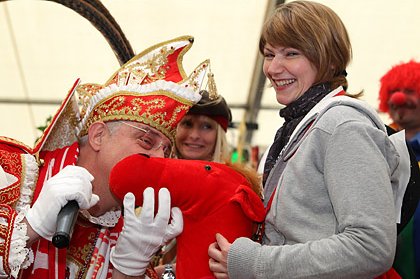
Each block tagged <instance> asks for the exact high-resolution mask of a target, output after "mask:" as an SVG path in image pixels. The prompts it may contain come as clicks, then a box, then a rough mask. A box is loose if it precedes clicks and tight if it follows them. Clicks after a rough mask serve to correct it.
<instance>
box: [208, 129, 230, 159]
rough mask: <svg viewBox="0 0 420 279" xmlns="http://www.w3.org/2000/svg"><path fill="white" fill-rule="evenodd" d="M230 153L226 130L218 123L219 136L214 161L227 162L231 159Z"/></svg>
mask: <svg viewBox="0 0 420 279" xmlns="http://www.w3.org/2000/svg"><path fill="white" fill-rule="evenodd" d="M229 154H230V152H229V145H228V141H227V138H226V132H225V130H223V128H222V126H220V125H219V124H217V138H216V145H215V147H214V153H213V159H212V162H217V163H225V162H226V161H229Z"/></svg>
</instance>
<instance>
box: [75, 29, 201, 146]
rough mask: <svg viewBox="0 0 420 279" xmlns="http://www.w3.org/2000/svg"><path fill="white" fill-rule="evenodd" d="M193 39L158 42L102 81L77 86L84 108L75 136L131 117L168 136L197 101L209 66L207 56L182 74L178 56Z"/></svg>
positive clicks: (179, 56) (189, 45)
mask: <svg viewBox="0 0 420 279" xmlns="http://www.w3.org/2000/svg"><path fill="white" fill-rule="evenodd" d="M192 43H193V38H192V37H187V36H184V37H180V38H177V39H174V40H170V41H167V42H164V43H160V44H158V45H155V46H153V47H151V48H149V49H147V50H145V51H143V52H142V53H140V54H138V55H137V56H135V57H134V58H133V59H131V60H130V61H128V62H127V63H126V64H125V65H123V66H122V67H121V68H120V69H119V70H118V71H117V72H116V73H115V74H114V75H112V77H111V78H110V79H109V80H108V81H107V82H106V83H105V85H103V86H101V85H97V84H83V85H79V86H78V87H77V89H76V90H77V92H78V93H79V95H80V96H81V97H82V100H83V102H82V105H83V106H82V111H81V117H82V118H81V122H80V123H79V126H78V130H77V132H78V136H79V137H82V136H84V135H86V134H87V131H88V129H89V126H90V125H91V124H92V123H94V122H96V121H113V120H130V121H137V122H141V123H144V124H147V125H149V126H152V127H154V128H156V129H158V130H159V131H161V132H162V133H163V134H165V135H166V136H167V137H168V138H170V139H172V138H173V136H174V134H175V129H176V125H177V124H178V122H179V120H181V118H182V117H183V116H184V115H185V113H187V112H188V110H189V109H190V107H191V106H192V105H194V104H195V103H197V102H198V101H199V100H200V98H201V96H200V94H199V91H200V89H201V84H202V82H203V79H204V77H205V75H206V73H207V69H208V67H209V66H208V64H209V61H208V60H206V61H204V62H203V63H201V64H200V65H199V66H198V67H197V68H196V69H195V70H194V71H193V73H192V74H191V75H190V76H189V77H187V78H186V76H185V72H184V70H183V67H182V56H183V54H184V53H185V52H186V51H187V50H188V49H189V48H190V47H191V44H192Z"/></svg>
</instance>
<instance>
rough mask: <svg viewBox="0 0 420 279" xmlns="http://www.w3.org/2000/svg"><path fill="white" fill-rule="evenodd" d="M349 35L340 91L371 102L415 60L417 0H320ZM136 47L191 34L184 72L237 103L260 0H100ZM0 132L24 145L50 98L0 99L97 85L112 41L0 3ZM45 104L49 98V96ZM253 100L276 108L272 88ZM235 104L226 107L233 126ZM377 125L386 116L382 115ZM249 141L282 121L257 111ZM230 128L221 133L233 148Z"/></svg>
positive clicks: (40, 5)
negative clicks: (391, 75) (399, 66)
mask: <svg viewBox="0 0 420 279" xmlns="http://www.w3.org/2000/svg"><path fill="white" fill-rule="evenodd" d="M318 2H321V3H324V4H326V5H327V6H330V7H331V8H332V9H333V10H335V11H336V12H337V13H338V14H339V15H340V17H341V18H342V20H343V21H344V23H345V24H346V26H347V28H348V31H349V33H350V38H351V40H352V44H353V53H354V55H353V61H352V64H351V65H350V67H349V68H348V70H347V72H348V73H349V75H348V80H349V84H350V86H349V91H350V92H358V91H360V90H364V92H365V96H364V98H365V99H366V100H367V101H368V102H369V103H371V104H372V106H374V107H377V96H378V89H379V79H380V77H381V76H382V75H383V74H384V73H385V72H386V71H387V70H388V69H389V68H390V67H391V66H392V65H394V64H396V63H399V62H402V61H408V60H409V59H417V60H420V51H419V42H420V33H419V32H418V30H417V27H418V26H420V18H419V17H418V15H419V14H420V1H418V0H401V1H391V0H382V1H380V0H369V1H366V0H353V1H343V0H341V1H340V0H325V1H318ZM102 3H103V4H104V5H105V6H106V7H107V8H108V10H109V11H110V13H111V14H112V15H113V17H114V18H115V20H116V21H117V22H118V24H119V25H120V26H121V28H122V30H123V32H124V33H125V35H126V37H127V39H128V40H129V41H130V43H131V46H132V47H133V49H134V52H135V53H138V52H140V51H142V50H143V49H145V48H147V47H149V46H150V45H153V44H155V43H158V42H161V41H164V40H168V39H172V38H175V37H178V36H181V35H187V34H188V35H193V36H194V37H195V43H194V46H193V47H192V48H191V50H190V51H189V52H188V53H187V54H186V55H185V57H184V64H185V69H186V71H187V72H189V71H192V70H193V69H194V67H195V66H196V65H197V64H198V63H200V62H201V61H203V60H204V59H206V58H210V59H211V63H212V66H211V67H212V71H213V72H214V73H215V78H216V82H217V86H218V90H219V93H221V94H222V95H223V96H224V97H225V98H226V100H227V102H228V103H229V104H245V102H246V100H247V95H248V93H249V88H250V81H251V78H252V72H253V67H254V63H255V58H256V55H257V53H258V38H259V32H260V29H261V26H262V23H263V18H264V14H265V10H266V6H267V1H263V0H229V1H225V0H213V1H204V0H177V1H171V0H154V1H152V0H148V1H146V0H112V1H111V0H103V1H102ZM0 37H1V39H0V61H1V66H0V73H1V74H0V88H1V89H0V135H3V136H8V137H12V138H15V139H18V140H21V141H23V142H24V143H26V144H28V145H32V144H33V142H34V140H35V138H36V137H38V136H39V131H37V130H36V126H41V125H43V124H44V123H45V120H46V118H47V117H48V116H50V115H52V114H53V113H54V112H55V111H56V109H57V108H58V104H52V105H37V104H31V105H28V104H23V103H22V104H19V103H16V102H14V103H13V102H12V103H10V102H5V100H23V101H25V100H45V101H48V100H50V101H51V100H52V101H56V102H57V101H60V100H62V99H63V98H64V96H65V95H66V93H67V91H68V90H69V89H70V87H71V86H72V84H73V82H74V81H75V79H76V78H81V80H82V82H94V83H103V82H105V81H106V80H107V79H108V78H109V77H110V75H111V74H112V73H113V72H114V71H115V70H116V69H117V68H118V67H119V64H118V60H117V59H116V57H115V55H114V53H113V52H112V49H111V47H110V46H109V45H108V43H107V42H106V40H105V39H104V37H103V36H102V35H101V34H100V32H99V31H98V30H96V29H95V28H94V27H93V26H92V25H91V24H90V23H89V22H88V21H87V20H86V19H84V18H83V17H82V16H80V15H79V14H77V13H75V12H74V11H72V10H70V9H68V8H66V7H64V6H62V5H60V4H57V3H52V2H48V1H34V0H20V1H6V2H1V3H0ZM53 103H54V102H53ZM262 106H278V108H280V106H279V105H277V103H276V100H275V94H274V92H273V90H272V89H271V88H267V89H266V90H265V91H264V94H263V99H262ZM243 113H244V110H243V109H233V120H234V121H235V122H240V121H241V120H242V116H243ZM383 117H384V121H388V119H387V116H386V115H383ZM257 122H258V125H259V129H258V130H257V131H256V132H255V133H254V137H253V140H252V142H251V144H252V145H259V146H261V147H262V148H265V147H266V146H267V145H268V144H270V143H271V141H272V139H273V136H274V133H275V131H276V130H277V128H278V127H279V126H280V125H281V124H282V119H280V117H279V116H278V110H261V111H260V113H259V116H258V121H257ZM238 134H239V131H238V130H237V129H230V130H229V134H228V139H229V141H230V143H231V144H232V145H233V146H234V145H236V141H237V138H238Z"/></svg>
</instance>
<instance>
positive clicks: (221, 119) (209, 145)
mask: <svg viewBox="0 0 420 279" xmlns="http://www.w3.org/2000/svg"><path fill="white" fill-rule="evenodd" d="M201 94H202V98H201V100H200V102H199V103H198V104H196V105H194V106H193V107H192V108H191V109H190V111H189V112H188V113H187V114H186V115H185V116H184V118H183V119H182V120H181V122H180V123H179V124H178V127H177V130H176V136H175V145H176V155H177V157H178V158H180V159H187V160H204V161H213V162H219V163H222V162H225V161H226V160H227V159H228V156H229V149H228V143H227V140H226V131H227V127H228V124H229V122H230V121H231V120H232V114H231V111H230V108H229V107H228V105H227V104H226V101H225V99H224V98H223V97H222V96H220V95H218V96H217V95H215V94H209V92H208V91H205V90H203V91H201Z"/></svg>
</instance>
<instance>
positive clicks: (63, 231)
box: [52, 201, 79, 248]
mask: <svg viewBox="0 0 420 279" xmlns="http://www.w3.org/2000/svg"><path fill="white" fill-rule="evenodd" d="M78 214H79V204H78V203H77V201H69V202H68V203H67V204H66V205H65V206H64V207H63V208H62V209H61V210H60V212H59V213H58V215H57V229H56V231H55V234H54V236H53V238H52V243H53V244H54V246H55V247H57V248H67V247H69V244H70V240H71V236H72V234H73V228H74V225H75V224H76V220H77V215H78Z"/></svg>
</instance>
